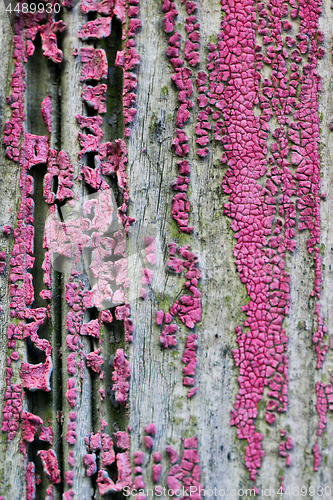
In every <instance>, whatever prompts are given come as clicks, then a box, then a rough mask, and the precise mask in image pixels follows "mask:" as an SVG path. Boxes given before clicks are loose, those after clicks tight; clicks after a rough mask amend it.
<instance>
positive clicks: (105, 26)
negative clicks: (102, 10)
mask: <svg viewBox="0 0 333 500" xmlns="http://www.w3.org/2000/svg"><path fill="white" fill-rule="evenodd" d="M111 19H112V18H111V17H100V18H98V19H95V20H94V21H89V22H88V23H87V24H85V25H84V26H82V28H81V29H80V31H79V32H78V37H79V38H81V39H82V40H89V39H90V38H98V39H100V38H107V37H108V36H110V33H111Z"/></svg>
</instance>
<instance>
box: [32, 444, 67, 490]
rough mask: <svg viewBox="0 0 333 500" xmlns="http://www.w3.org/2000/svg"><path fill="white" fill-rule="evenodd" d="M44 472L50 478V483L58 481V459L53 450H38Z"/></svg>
mask: <svg viewBox="0 0 333 500" xmlns="http://www.w3.org/2000/svg"><path fill="white" fill-rule="evenodd" d="M37 455H38V456H40V458H41V460H42V463H43V467H44V471H45V474H47V476H48V477H49V478H50V481H51V483H52V484H57V483H60V481H61V479H60V470H59V469H58V460H57V456H56V454H55V451H54V450H52V449H51V450H39V451H38V452H37Z"/></svg>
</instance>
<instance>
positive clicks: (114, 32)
mask: <svg viewBox="0 0 333 500" xmlns="http://www.w3.org/2000/svg"><path fill="white" fill-rule="evenodd" d="M121 38H122V24H121V22H120V21H118V19H116V17H115V16H113V18H112V27H111V34H110V36H109V37H108V38H107V39H106V40H103V41H102V42H101V47H102V48H103V49H104V50H105V52H106V57H107V60H108V79H107V82H106V83H107V91H106V105H107V112H106V113H105V114H104V115H103V124H102V128H103V131H104V140H105V141H114V140H115V139H119V138H121V137H123V135H124V118H123V87H124V77H123V70H122V68H119V67H117V66H115V61H116V55H117V51H118V50H122V48H123V42H122V39H121Z"/></svg>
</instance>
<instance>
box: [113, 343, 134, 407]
mask: <svg viewBox="0 0 333 500" xmlns="http://www.w3.org/2000/svg"><path fill="white" fill-rule="evenodd" d="M130 375H131V367H130V364H129V362H128V361H127V355H126V353H125V351H124V349H117V352H116V357H115V360H114V372H113V374H112V380H113V381H114V382H115V384H114V385H113V390H114V391H116V394H115V398H116V401H117V402H118V403H121V404H125V403H126V402H127V399H128V391H129V383H128V379H129V378H130Z"/></svg>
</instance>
